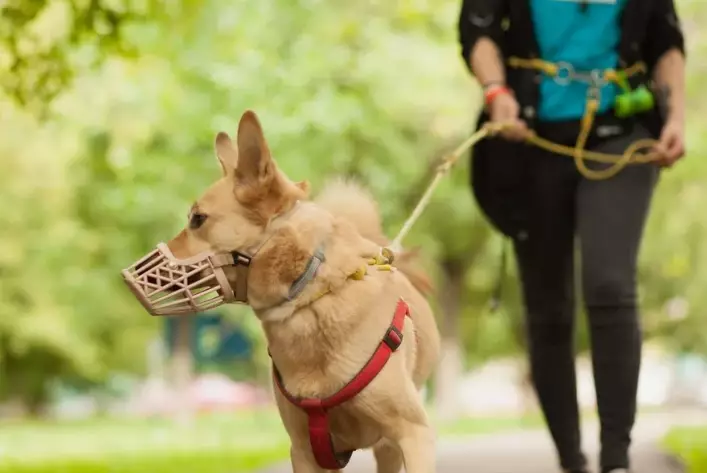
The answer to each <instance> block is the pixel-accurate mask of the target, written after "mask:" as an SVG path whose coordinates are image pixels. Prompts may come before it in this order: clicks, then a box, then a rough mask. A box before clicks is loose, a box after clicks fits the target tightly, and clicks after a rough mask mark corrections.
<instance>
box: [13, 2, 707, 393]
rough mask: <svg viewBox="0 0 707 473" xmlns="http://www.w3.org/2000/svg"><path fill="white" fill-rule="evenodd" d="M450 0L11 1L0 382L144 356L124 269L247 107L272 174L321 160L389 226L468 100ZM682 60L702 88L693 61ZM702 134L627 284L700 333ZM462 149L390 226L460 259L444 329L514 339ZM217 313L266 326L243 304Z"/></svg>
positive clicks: (693, 336)
mask: <svg viewBox="0 0 707 473" xmlns="http://www.w3.org/2000/svg"><path fill="white" fill-rule="evenodd" d="M690 8H694V9H695V11H693V12H691V17H692V18H700V15H702V16H704V13H702V11H703V10H704V9H702V8H700V7H698V6H695V5H693V6H691V7H690ZM458 11H459V2H458V1H457V0H426V1H420V2H348V3H341V2H323V1H319V0H310V1H306V2H305V1H304V0H301V1H290V0H288V1H285V0H270V1H247V2H225V1H223V0H220V1H219V0H205V1H202V2H194V1H187V0H182V1H173V2H153V1H152V0H142V1H138V0H125V1H110V2H109V1H107V0H105V1H102V0H85V1H80V0H65V1H57V2H47V1H42V0H36V1H20V0H10V1H7V2H5V3H4V6H3V7H0V76H2V77H3V79H2V81H4V82H2V84H1V85H2V87H3V89H4V91H5V94H6V95H7V97H6V99H5V100H3V101H0V115H1V116H2V122H3V126H2V127H0V188H1V189H2V194H1V199H2V200H1V202H2V204H3V205H2V207H3V212H1V213H0V225H2V228H3V232H1V233H0V399H6V398H12V397H15V398H21V399H23V400H25V401H26V403H28V404H29V405H30V407H32V406H34V407H38V406H41V404H42V402H43V401H44V400H45V399H46V398H47V396H48V392H47V386H48V385H49V383H50V382H53V381H56V380H59V379H60V380H63V381H65V382H70V383H73V384H75V385H80V386H87V385H88V386H91V385H96V384H102V383H104V382H105V381H106V380H107V379H108V377H109V375H110V374H111V373H113V372H115V371H128V372H133V373H140V372H142V371H144V364H145V363H144V358H145V346H146V343H147V341H148V340H149V339H150V338H152V337H153V336H155V334H156V331H157V330H158V329H159V328H160V327H161V322H160V320H158V319H151V318H149V317H148V316H147V315H146V314H145V312H144V311H143V310H142V308H141V307H140V306H139V305H138V304H137V302H136V301H135V300H134V298H133V297H132V296H131V294H130V292H129V291H128V290H127V289H126V288H125V287H124V285H123V283H122V281H121V280H120V276H119V271H120V269H121V268H122V267H124V266H126V265H127V264H129V263H130V262H132V261H134V260H135V259H136V258H137V257H139V256H140V255H142V254H144V253H145V252H146V251H148V250H149V249H150V248H152V247H153V246H154V244H155V243H156V242H157V241H160V240H166V239H169V238H170V237H171V236H172V235H174V234H175V233H176V232H177V231H179V229H180V228H181V227H182V226H183V224H184V220H185V215H186V212H187V210H188V208H189V206H190V204H191V202H192V201H193V200H194V199H195V198H196V197H197V196H198V195H199V194H200V193H201V192H202V190H203V189H204V188H205V187H206V186H207V185H208V184H209V183H210V182H212V181H213V180H214V179H215V178H216V177H217V176H218V167H217V165H216V161H215V158H214V157H213V151H212V140H213V137H214V136H215V134H216V132H217V131H219V130H225V131H228V132H230V133H232V134H233V133H235V130H236V126H237V122H238V119H239V117H240V115H241V113H242V112H243V111H244V110H245V109H247V108H252V109H254V110H256V111H257V112H258V114H259V115H260V117H261V121H262V123H263V126H264V128H265V133H266V136H267V138H268V140H269V142H270V145H271V149H272V150H273V153H274V155H275V157H276V159H277V160H278V163H279V164H280V165H281V167H282V169H283V170H284V171H285V172H287V173H288V174H289V175H290V176H291V177H292V178H294V179H298V180H299V179H309V180H310V181H311V182H312V184H313V186H314V188H315V189H318V188H320V187H321V185H322V184H323V183H324V182H325V180H326V179H328V178H330V177H331V176H332V175H335V174H343V175H349V176H356V177H358V178H359V179H361V180H362V181H364V182H365V183H366V184H367V185H368V186H369V187H370V188H371V190H372V191H373V193H374V194H375V196H376V197H377V199H378V200H379V202H380V204H381V211H382V213H383V216H384V220H385V222H386V230H387V232H388V233H389V234H390V235H391V236H393V235H394V234H395V232H397V231H398V229H399V228H400V225H401V224H402V223H403V221H404V219H405V218H406V217H407V216H408V213H409V211H410V210H412V208H413V207H414V205H415V203H416V201H417V199H418V198H419V196H420V195H421V194H422V192H423V191H424V188H425V186H426V185H427V184H428V182H429V180H430V179H431V177H432V173H433V170H434V166H435V164H436V163H437V161H438V160H439V159H440V158H441V157H442V156H443V155H444V154H445V153H446V152H448V151H450V150H451V149H453V148H454V147H455V146H456V145H457V144H458V142H460V141H461V140H462V139H463V138H465V137H466V136H468V134H469V133H470V132H471V131H472V130H473V121H474V119H475V114H476V109H477V107H478V105H479V104H478V98H477V89H476V86H475V85H474V83H473V82H472V81H471V79H470V78H469V76H468V73H467V71H466V70H465V68H464V66H463V64H462V62H461V59H460V57H459V53H458V47H457V43H456V30H455V24H456V19H457V14H458ZM40 31H41V34H39V32H40ZM692 34H695V35H696V33H694V32H692ZM695 37H697V36H695ZM695 41H696V42H697V43H699V41H698V40H695ZM24 43H27V44H28V45H29V46H27V47H26V48H25V47H24V46H23V48H19V49H18V48H16V47H15V46H14V45H19V44H24ZM697 43H696V44H697ZM699 44H701V43H699ZM699 47H700V46H699V45H698V46H695V48H699ZM13 48H14V49H13ZM690 67H691V69H690V74H691V77H692V79H691V84H690V94H691V97H699V95H698V94H697V91H698V89H697V87H698V86H699V84H698V83H697V81H698V78H699V77H700V75H699V72H700V67H702V66H701V65H699V64H694V65H691V66H690ZM48 77H51V80H49V79H48ZM52 97H54V98H55V100H53V101H51V102H48V99H49V98H52ZM18 103H20V104H25V105H26V107H23V108H20V107H18V106H17V104H18ZM699 104H700V101H699V100H696V101H695V103H694V104H692V101H691V106H693V107H694V108H692V109H691V114H692V115H691V116H692V117H695V118H698V119H701V117H699V116H698V115H697V113H698V112H699ZM40 105H41V106H42V107H43V108H45V109H46V112H47V113H46V114H44V115H42V116H41V118H42V120H41V121H40V120H39V119H38V115H37V114H36V113H33V112H35V111H36V110H37V109H38V108H42V107H40ZM697 133H699V132H697ZM697 133H695V132H693V131H692V130H691V134H690V143H689V145H690V153H691V156H690V159H689V160H687V162H685V163H683V164H680V165H679V166H678V168H677V169H676V170H674V171H671V172H670V173H669V174H666V175H665V177H664V179H663V182H662V183H661V186H660V188H659V190H658V195H657V196H656V199H655V202H654V211H653V215H652V216H651V220H650V222H649V226H648V236H647V238H646V241H645V243H644V253H643V256H642V260H641V284H642V294H643V295H644V302H645V306H646V309H647V316H646V320H647V322H649V323H648V324H647V325H648V326H649V329H650V330H651V331H655V332H656V333H660V334H663V335H669V336H670V340H672V341H674V342H675V345H676V346H678V347H680V348H682V349H690V350H697V349H701V350H706V351H707V342H706V341H705V339H704V336H705V335H704V331H700V330H696V327H698V326H699V324H700V323H704V320H705V319H704V317H705V316H704V314H705V313H707V312H706V311H705V309H706V308H707V299H705V293H704V291H703V290H701V288H703V287H704V285H705V283H707V273H705V269H704V266H701V265H700V264H699V262H700V261H701V260H703V259H704V258H703V256H704V253H705V241H707V239H705V234H704V232H705V229H704V224H703V223H702V220H703V219H702V218H701V217H700V215H701V209H700V207H701V206H702V205H703V202H705V201H707V195H705V191H704V186H702V185H701V182H703V181H704V178H705V175H706V174H707V165H705V164H704V163H705V160H703V159H699V158H700V153H703V152H704V151H703V150H704V149H705V148H706V147H707V143H704V142H703V141H702V137H701V136H699V135H698V134H697ZM467 161H468V160H467V159H466V158H464V159H462V161H461V162H460V163H459V165H458V167H457V168H456V169H455V170H454V171H453V173H452V175H451V176H450V177H449V178H448V179H446V180H445V181H444V182H443V183H442V185H441V186H440V187H439V189H438V191H437V193H436V194H435V196H434V199H433V200H432V202H431V204H430V207H429V208H428V209H427V211H426V212H425V214H424V215H423V217H422V218H421V220H420V221H419V222H418V224H417V225H416V227H415V228H414V229H413V231H412V233H411V234H410V235H409V238H408V239H407V240H406V242H405V243H406V245H407V246H421V247H422V248H423V250H424V251H423V254H424V255H425V258H426V260H427V264H428V268H429V271H430V273H432V274H433V275H435V277H437V279H438V280H439V281H445V280H446V279H445V278H449V277H450V274H451V273H450V271H449V269H450V268H454V267H462V268H463V269H462V270H461V271H456V272H454V277H457V278H462V284H463V285H464V291H463V293H464V295H463V301H462V302H463V304H462V305H461V306H462V311H461V322H460V330H459V332H458V334H459V336H461V338H462V340H463V342H464V343H465V346H466V347H467V350H468V352H469V360H470V361H471V362H478V361H482V360H484V359H486V358H488V357H490V356H493V355H498V354H507V353H512V352H514V351H516V350H517V349H518V346H519V345H520V344H522V338H523V337H522V325H521V322H520V321H521V318H522V317H521V311H520V298H519V295H518V291H517V287H515V286H514V285H513V284H514V283H512V282H510V281H511V280H510V279H509V280H508V283H507V287H508V288H510V290H509V291H507V292H506V293H505V294H506V296H505V297H507V299H506V301H507V303H506V304H505V305H504V307H503V311H502V312H500V313H497V314H495V315H489V314H488V306H487V304H488V300H489V295H490V293H491V291H492V290H493V288H494V287H495V284H496V282H497V278H498V269H499V263H500V259H499V252H500V247H499V245H500V239H499V238H498V237H497V236H496V235H494V234H493V233H492V232H491V231H490V229H489V227H488V225H487V223H486V222H485V220H484V219H483V217H482V216H481V215H480V213H479V211H478V209H477V207H476V205H475V204H474V202H473V200H472V197H471V193H470V190H469V188H468V162H467ZM509 268H512V262H510V261H509ZM513 272H514V269H510V273H511V274H513ZM674 296H680V297H684V298H685V299H686V300H688V301H689V303H690V311H689V312H690V314H689V317H688V319H687V320H685V321H683V322H681V323H680V324H676V323H668V324H666V323H665V319H666V316H665V310H664V306H665V303H666V301H668V300H669V299H670V298H672V297H674ZM231 316H233V317H234V318H237V319H239V320H240V321H242V322H244V323H247V324H248V326H249V328H250V329H252V333H253V334H254V335H255V334H257V333H259V332H258V330H257V322H256V321H255V320H254V318H253V317H251V314H250V313H249V312H248V311H247V310H246V311H244V310H241V309H240V308H234V309H233V310H232V313H231ZM258 342H259V343H261V344H262V343H263V342H262V340H261V339H259V340H258ZM260 348H261V349H260V350H259V353H260V356H261V357H262V359H260V360H258V362H259V363H260V366H263V367H264V366H266V364H267V356H266V355H265V351H264V350H263V349H262V348H263V347H262V345H261V346H260Z"/></svg>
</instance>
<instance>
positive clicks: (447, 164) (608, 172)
mask: <svg viewBox="0 0 707 473" xmlns="http://www.w3.org/2000/svg"><path fill="white" fill-rule="evenodd" d="M597 105H598V104H597ZM594 106H595V105H594V104H593V105H590V107H594ZM593 118H594V117H593V116H592V115H589V114H588V115H587V116H585V119H584V120H583V123H582V130H581V132H580V135H579V139H578V140H577V146H575V147H574V148H572V147H570V146H565V145H560V144H557V143H554V142H552V141H550V140H546V139H545V138H541V137H539V136H537V135H536V134H535V133H534V132H530V136H528V138H527V139H526V142H527V143H529V144H532V145H535V146H537V147H539V148H542V149H545V150H547V151H551V152H553V153H556V154H559V155H563V156H568V157H572V158H574V161H575V164H576V166H577V170H578V171H579V172H580V173H581V174H582V175H583V176H584V177H586V178H587V179H593V180H599V179H608V178H610V177H613V176H615V175H616V174H618V173H619V172H620V171H621V170H622V169H623V168H625V167H626V166H627V165H629V164H641V163H648V162H651V161H655V160H657V159H658V158H659V155H658V154H657V153H649V154H640V151H641V150H643V149H649V148H652V147H653V146H654V145H655V144H656V140H652V139H644V140H638V141H636V142H634V143H633V144H632V145H631V146H629V147H628V148H627V149H626V151H625V152H624V154H622V155H616V154H608V153H598V152H595V151H586V150H584V149H583V148H584V145H585V144H586V141H587V138H588V137H589V132H590V131H591V127H592V123H593V121H594V119H593ZM512 126H513V125H511V124H507V123H486V124H485V125H484V126H483V127H481V129H480V130H479V131H477V132H476V133H474V134H473V135H471V136H470V137H469V138H467V139H466V140H465V141H464V142H462V143H461V144H460V145H459V146H457V148H456V149H455V150H454V151H452V152H451V153H450V154H449V155H448V156H447V157H445V158H444V159H443V160H442V163H441V164H440V165H439V166H438V167H437V171H436V172H435V176H434V178H433V179H432V182H431V183H430V185H429V186H428V187H427V190H425V193H424V194H423V195H422V197H421V198H420V200H419V202H418V203H417V205H416V206H415V208H414V209H413V211H412V213H411V214H410V217H408V219H407V220H406V221H405V224H404V225H403V226H402V228H401V229H400V232H398V235H397V236H396V237H395V239H394V240H393V243H392V244H391V248H392V249H393V250H395V251H399V250H400V249H401V248H402V246H401V243H402V240H403V239H404V238H405V237H406V236H407V234H408V233H409V232H410V229H411V228H412V226H413V225H414V224H415V222H416V221H417V220H418V219H419V218H420V215H422V212H423V211H424V210H425V208H426V207H427V205H428V204H429V202H430V199H432V194H433V193H434V191H435V189H436V187H437V186H438V185H439V183H440V181H441V180H442V178H443V177H444V176H445V175H446V174H447V173H448V172H449V170H450V169H451V168H452V167H453V166H454V165H455V164H456V162H457V161H458V160H459V158H460V157H461V155H462V154H464V153H465V152H466V151H467V150H468V149H469V148H471V147H472V146H474V145H475V144H476V143H478V142H479V141H481V140H483V139H485V138H488V137H490V136H495V135H497V134H498V133H500V132H501V131H503V130H506V129H509V128H511V127H512ZM585 161H595V162H600V163H613V165H612V166H611V167H609V168H606V169H603V170H600V171H597V170H592V169H589V168H588V167H587V165H586V163H585Z"/></svg>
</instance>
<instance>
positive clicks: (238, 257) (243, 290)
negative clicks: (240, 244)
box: [211, 251, 253, 303]
mask: <svg viewBox="0 0 707 473" xmlns="http://www.w3.org/2000/svg"><path fill="white" fill-rule="evenodd" d="M252 260H253V258H252V257H250V256H248V255H246V254H243V253H241V252H239V251H232V252H230V253H219V254H216V255H213V256H211V264H212V265H213V266H214V268H222V267H224V266H235V268H236V287H235V288H233V291H232V294H229V296H230V297H226V298H225V302H243V303H247V302H248V270H249V268H250V263H251V261H252ZM216 273H217V277H219V276H220V277H223V278H224V284H222V285H223V286H226V287H229V288H230V287H231V286H230V283H229V282H228V280H226V279H225V275H224V274H223V271H217V272H216ZM219 282H221V281H219Z"/></svg>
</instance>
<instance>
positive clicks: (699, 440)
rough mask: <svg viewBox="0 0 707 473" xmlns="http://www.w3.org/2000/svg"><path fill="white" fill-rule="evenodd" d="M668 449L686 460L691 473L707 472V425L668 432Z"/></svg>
mask: <svg viewBox="0 0 707 473" xmlns="http://www.w3.org/2000/svg"><path fill="white" fill-rule="evenodd" d="M663 443H664V445H665V446H666V447H667V448H668V450H669V451H670V452H671V453H672V454H674V455H676V456H677V457H679V458H680V459H681V460H682V461H683V462H685V464H686V466H687V469H686V471H689V472H690V473H704V472H707V427H702V428H700V427H683V428H679V429H674V430H672V431H670V432H669V433H668V435H667V436H666V438H665V439H664V441H663Z"/></svg>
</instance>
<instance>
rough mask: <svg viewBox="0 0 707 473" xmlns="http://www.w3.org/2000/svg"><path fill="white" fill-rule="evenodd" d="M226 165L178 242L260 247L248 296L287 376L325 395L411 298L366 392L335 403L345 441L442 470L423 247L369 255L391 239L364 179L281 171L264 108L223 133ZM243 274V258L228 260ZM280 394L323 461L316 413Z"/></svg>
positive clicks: (299, 461) (309, 467) (436, 345)
mask: <svg viewBox="0 0 707 473" xmlns="http://www.w3.org/2000/svg"><path fill="white" fill-rule="evenodd" d="M215 146H216V153H217V156H218V158H219V161H220V163H221V166H222V168H223V177H222V178H221V179H219V180H218V181H217V182H216V183H214V184H213V185H212V186H211V187H210V188H209V189H208V190H207V191H206V192H205V193H204V195H203V196H202V197H201V198H200V199H199V200H198V202H197V203H196V204H194V206H193V208H192V211H191V214H190V222H189V225H188V227H187V228H186V229H185V230H183V231H182V232H181V233H180V234H179V235H177V236H176V237H175V238H174V239H173V240H171V241H170V242H169V243H168V247H169V249H170V250H171V252H172V253H173V255H174V256H175V257H176V258H180V259H186V258H189V257H192V256H194V255H197V254H199V253H202V252H204V251H212V252H217V253H218V252H229V251H232V250H238V251H241V252H244V253H246V254H251V255H254V257H253V259H252V264H251V265H250V268H249V275H248V280H247V286H248V287H247V290H248V303H249V304H250V305H251V306H252V308H253V309H254V311H255V313H256V315H257V316H258V318H259V319H260V321H261V322H262V326H263V329H264V331H265V335H266V337H267V342H268V345H269V349H270V352H271V356H272V359H273V362H274V364H275V366H276V367H277V368H278V370H279V372H280V373H281V376H282V384H283V386H284V388H285V389H286V390H287V391H288V392H289V393H291V394H293V395H295V396H301V397H317V398H322V397H326V396H328V395H330V394H331V393H334V392H336V391H337V390H339V389H341V388H342V386H344V385H346V384H347V383H348V382H349V381H350V380H351V379H352V378H354V377H355V376H356V374H357V373H358V371H359V370H360V369H361V368H362V367H363V366H364V365H365V364H366V362H367V361H368V360H369V358H370V357H371V354H372V353H373V351H374V350H375V349H376V347H377V346H378V345H379V344H380V343H381V337H382V336H383V335H384V334H385V333H386V329H387V328H388V327H389V325H390V324H391V318H392V317H393V312H394V311H395V308H396V304H397V302H398V300H399V299H400V298H403V299H404V300H405V301H406V302H407V303H408V305H409V307H410V314H411V317H410V318H407V321H406V323H405V326H404V331H403V334H404V336H403V342H402V345H400V347H399V349H398V350H397V351H396V352H394V353H393V354H392V355H391V357H390V359H389V361H388V362H387V364H385V366H384V367H383V369H382V371H381V372H380V373H379V374H378V376H376V377H375V379H374V380H373V381H372V383H371V384H369V385H368V386H367V387H366V388H365V389H364V390H363V391H362V392H361V393H360V394H358V395H357V396H356V397H354V398H353V399H352V400H350V401H348V402H346V403H344V404H342V405H341V406H340V407H336V408H334V409H332V410H331V412H330V415H329V419H330V424H329V425H330V426H331V432H332V438H333V443H334V448H335V450H337V451H344V450H355V449H360V448H369V447H373V448H374V453H375V457H376V460H377V464H378V472H379V473H398V472H399V471H400V470H401V468H402V466H403V463H404V464H405V467H406V471H407V472H408V473H431V472H433V471H434V470H435V452H434V437H435V436H434V433H433V430H432V428H431V427H430V424H429V421H428V418H427V416H426V413H425V410H424V407H423V403H422V400H421V397H420V394H419V389H420V388H421V387H422V385H423V383H424V382H425V381H426V380H427V379H428V377H429V376H430V374H431V372H432V371H433V369H434V368H435V367H436V364H437V361H438V357H439V349H440V340H439V334H438V331H437V327H436V325H435V320H434V316H433V314H432V311H431V309H430V306H429V304H428V303H427V301H426V300H425V297H424V296H423V292H425V291H427V290H429V289H430V286H429V283H428V281H427V279H426V278H425V276H424V274H423V273H422V272H420V271H417V270H415V268H414V261H413V258H412V257H410V256H407V257H406V256H405V255H403V256H398V260H397V261H396V262H395V266H396V267H397V268H398V269H400V271H395V270H393V271H379V270H376V268H375V267H369V268H368V269H369V270H368V274H367V275H366V276H365V277H363V278H362V279H360V280H353V279H351V278H350V277H349V276H350V275H351V274H354V273H356V272H357V271H358V270H360V268H362V267H365V266H366V264H367V262H368V261H369V260H370V259H371V258H372V257H375V256H376V255H380V252H381V246H384V245H386V244H387V243H388V240H387V238H386V237H385V236H384V235H383V232H382V229H381V224H380V221H379V220H380V218H379V215H378V210H377V206H376V204H375V203H374V201H373V200H372V199H371V198H370V196H368V194H367V193H366V192H364V191H363V190H361V188H359V187H357V186H355V185H353V184H351V183H346V182H343V181H339V182H335V183H334V184H333V185H331V186H330V187H329V188H328V189H327V190H325V191H324V192H323V193H322V194H321V196H320V197H319V199H317V200H316V201H309V200H308V196H307V194H308V187H309V186H308V184H307V183H306V182H299V183H294V182H292V181H290V180H289V179H288V178H287V177H286V176H285V175H284V174H283V173H282V172H280V171H279V169H278V167H277V165H276V163H275V161H274V160H273V159H272V157H271V155H270V151H269V149H268V145H267V143H266V140H265V138H264V136H263V132H262V129H261V126H260V124H259V122H258V119H257V117H256V115H255V114H254V113H253V112H250V111H248V112H246V113H245V114H244V115H243V116H242V118H241V120H240V123H239V128H238V137H237V141H236V143H235V145H234V143H233V142H232V141H231V139H230V138H229V137H228V135H227V134H225V133H219V134H218V136H217V137H216V142H215ZM318 247H322V248H324V254H325V258H326V259H325V262H324V263H323V264H322V265H321V266H320V267H319V269H318V271H317V272H316V275H315V276H314V277H313V278H312V279H311V281H309V282H308V284H307V285H306V287H305V288H304V289H303V290H302V291H301V292H300V293H299V294H298V295H297V297H296V298H294V299H292V300H287V299H288V298H287V296H288V291H289V290H290V288H291V286H292V283H293V281H295V280H296V279H297V278H298V277H299V276H300V275H301V274H303V272H305V271H306V269H307V264H308V262H309V261H310V260H311V258H312V255H313V253H314V252H315V251H316V249H317V248H318ZM225 273H226V276H227V277H228V279H229V281H231V282H232V285H235V284H237V282H236V279H237V277H236V272H235V271H234V268H226V269H225ZM275 393H276V400H277V405H278V408H279V411H280V415H281V417H282V420H283V423H284V426H285V428H286V430H287V432H288V434H289V436H290V438H291V441H292V449H291V458H292V466H293V469H294V471H295V473H318V472H321V471H326V470H323V469H321V468H320V467H319V466H318V465H317V462H316V461H315V459H314V457H313V453H312V447H311V445H310V439H309V434H308V428H307V415H306V414H305V413H304V412H303V411H302V410H301V409H300V408H299V407H297V406H295V405H293V404H291V403H290V402H289V401H288V400H287V399H286V398H285V397H284V396H283V394H282V393H281V392H280V391H279V390H278V389H276V390H275Z"/></svg>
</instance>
